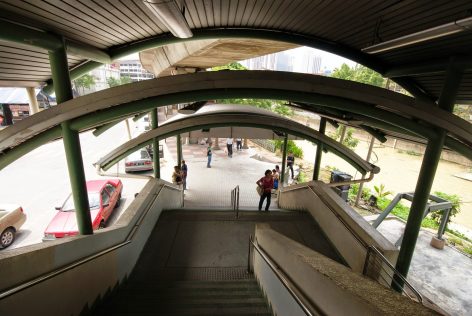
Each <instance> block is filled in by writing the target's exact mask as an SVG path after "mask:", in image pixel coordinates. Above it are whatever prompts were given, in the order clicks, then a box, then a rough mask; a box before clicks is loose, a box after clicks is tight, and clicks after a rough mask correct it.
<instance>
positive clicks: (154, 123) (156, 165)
mask: <svg viewBox="0 0 472 316" xmlns="http://www.w3.org/2000/svg"><path fill="white" fill-rule="evenodd" d="M158 126H159V123H158V120H157V108H155V109H153V110H152V111H151V127H152V129H156V128H157V127H158ZM152 157H153V161H152V163H153V169H154V178H156V179H160V178H161V158H160V157H159V139H157V138H154V139H153V140H152Z"/></svg>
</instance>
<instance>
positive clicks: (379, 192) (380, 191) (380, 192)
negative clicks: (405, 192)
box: [374, 184, 392, 199]
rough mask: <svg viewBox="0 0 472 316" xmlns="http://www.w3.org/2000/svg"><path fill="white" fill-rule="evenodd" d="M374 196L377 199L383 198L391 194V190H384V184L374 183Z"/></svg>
mask: <svg viewBox="0 0 472 316" xmlns="http://www.w3.org/2000/svg"><path fill="white" fill-rule="evenodd" d="M374 191H375V197H376V198H377V199H379V198H384V197H387V196H389V195H391V194H392V192H391V191H385V185H384V184H380V186H376V185H374Z"/></svg>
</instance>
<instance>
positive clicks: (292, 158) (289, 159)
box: [287, 151, 295, 179]
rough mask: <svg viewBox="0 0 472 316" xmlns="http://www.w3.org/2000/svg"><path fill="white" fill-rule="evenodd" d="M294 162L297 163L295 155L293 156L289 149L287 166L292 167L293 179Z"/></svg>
mask: <svg viewBox="0 0 472 316" xmlns="http://www.w3.org/2000/svg"><path fill="white" fill-rule="evenodd" d="M294 163H295V157H294V156H293V153H292V152H291V151H289V152H288V156H287V167H288V168H289V169H290V172H291V174H292V179H293V164H294Z"/></svg>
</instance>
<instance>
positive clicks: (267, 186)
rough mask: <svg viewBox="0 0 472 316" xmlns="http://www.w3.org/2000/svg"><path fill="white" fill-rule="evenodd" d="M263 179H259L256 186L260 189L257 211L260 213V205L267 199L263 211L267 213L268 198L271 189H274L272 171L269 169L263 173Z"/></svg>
mask: <svg viewBox="0 0 472 316" xmlns="http://www.w3.org/2000/svg"><path fill="white" fill-rule="evenodd" d="M264 175H265V176H264V177H262V178H260V179H259V180H258V181H257V182H256V184H257V185H258V186H260V187H261V188H262V194H261V199H260V200H259V211H262V204H263V203H264V200H265V199H266V198H267V203H266V207H265V211H266V212H268V211H269V206H270V198H271V194H272V188H273V187H274V178H273V177H272V171H270V170H269V169H267V170H266V172H265V173H264Z"/></svg>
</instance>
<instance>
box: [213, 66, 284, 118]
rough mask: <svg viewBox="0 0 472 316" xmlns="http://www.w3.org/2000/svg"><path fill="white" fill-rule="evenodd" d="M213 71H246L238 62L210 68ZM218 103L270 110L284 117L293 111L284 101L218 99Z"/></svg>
mask: <svg viewBox="0 0 472 316" xmlns="http://www.w3.org/2000/svg"><path fill="white" fill-rule="evenodd" d="M212 70H213V71H221V70H223V71H224V70H247V68H246V67H244V66H243V65H241V64H240V63H238V62H234V63H229V64H227V65H224V66H217V67H213V68H212ZM217 102H218V103H221V104H244V105H251V106H255V107H257V108H261V109H265V110H270V111H272V112H275V113H278V114H280V115H284V116H292V115H293V110H292V109H291V108H290V107H288V106H286V105H285V104H284V103H285V102H284V101H279V100H268V99H220V100H217Z"/></svg>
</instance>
